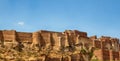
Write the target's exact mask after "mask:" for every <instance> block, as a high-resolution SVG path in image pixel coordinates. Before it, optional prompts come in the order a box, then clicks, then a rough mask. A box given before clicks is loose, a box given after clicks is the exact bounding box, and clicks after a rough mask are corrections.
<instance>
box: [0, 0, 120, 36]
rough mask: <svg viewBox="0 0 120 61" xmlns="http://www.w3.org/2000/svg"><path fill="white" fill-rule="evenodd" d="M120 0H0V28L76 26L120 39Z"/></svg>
mask: <svg viewBox="0 0 120 61" xmlns="http://www.w3.org/2000/svg"><path fill="white" fill-rule="evenodd" d="M119 26H120V0H0V29H1V30H5V29H15V30H17V31H25V32H33V31H37V30H41V29H43V30H52V31H60V32H62V31H64V30H66V29H71V30H74V29H77V30H79V31H85V32H87V33H88V36H92V35H98V36H101V35H105V36H112V37H117V38H120V27H119Z"/></svg>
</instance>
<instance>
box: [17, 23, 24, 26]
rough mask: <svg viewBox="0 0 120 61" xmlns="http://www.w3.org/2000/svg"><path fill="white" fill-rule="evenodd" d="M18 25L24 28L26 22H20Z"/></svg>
mask: <svg viewBox="0 0 120 61" xmlns="http://www.w3.org/2000/svg"><path fill="white" fill-rule="evenodd" d="M17 24H18V25H20V26H23V25H24V24H25V23H24V22H18V23H17Z"/></svg>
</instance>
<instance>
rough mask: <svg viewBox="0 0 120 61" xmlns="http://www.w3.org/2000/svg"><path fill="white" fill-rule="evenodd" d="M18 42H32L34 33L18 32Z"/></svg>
mask: <svg viewBox="0 0 120 61" xmlns="http://www.w3.org/2000/svg"><path fill="white" fill-rule="evenodd" d="M16 40H17V41H21V42H32V33H26V32H17V33H16Z"/></svg>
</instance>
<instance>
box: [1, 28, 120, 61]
mask: <svg viewBox="0 0 120 61" xmlns="http://www.w3.org/2000/svg"><path fill="white" fill-rule="evenodd" d="M0 46H1V47H0V50H1V51H0V55H1V56H0V60H1V61H2V60H3V61H4V60H6V61H7V60H8V61H17V59H23V60H22V61H92V60H93V61H94V60H96V61H119V60H120V44H119V39H118V38H112V37H108V36H101V37H100V38H97V36H91V37H88V36H87V33H86V32H81V31H78V30H65V31H64V32H54V31H47V30H40V31H36V32H17V31H16V30H0ZM2 50H3V51H2ZM32 57H34V58H32ZM15 59H16V60H15Z"/></svg>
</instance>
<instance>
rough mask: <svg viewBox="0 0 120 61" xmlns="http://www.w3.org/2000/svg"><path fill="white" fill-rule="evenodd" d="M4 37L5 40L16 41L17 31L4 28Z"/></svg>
mask: <svg viewBox="0 0 120 61" xmlns="http://www.w3.org/2000/svg"><path fill="white" fill-rule="evenodd" d="M3 39H4V41H5V42H7V41H15V40H16V31H15V30H3Z"/></svg>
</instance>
